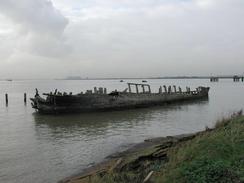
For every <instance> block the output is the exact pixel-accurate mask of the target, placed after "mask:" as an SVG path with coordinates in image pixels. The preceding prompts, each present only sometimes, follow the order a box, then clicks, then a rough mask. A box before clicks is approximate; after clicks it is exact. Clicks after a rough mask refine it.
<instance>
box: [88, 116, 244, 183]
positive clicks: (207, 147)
mask: <svg viewBox="0 0 244 183" xmlns="http://www.w3.org/2000/svg"><path fill="white" fill-rule="evenodd" d="M140 166H141V167H139V168H138V167H137V169H135V170H134V171H133V169H129V170H126V169H122V170H117V171H113V172H110V173H109V174H106V175H104V176H101V177H100V176H96V177H93V178H92V179H91V180H90V181H91V182H93V183H130V182H133V183H137V182H138V183H139V182H140V183H141V182H142V181H143V179H144V178H145V176H146V175H147V174H148V173H149V172H150V171H151V170H153V171H154V174H153V176H152V177H151V179H150V182H153V183H244V116H242V115H241V113H237V114H234V115H232V116H231V117H230V118H228V119H223V120H222V121H220V122H217V124H216V127H215V128H214V129H206V131H204V132H201V133H199V134H198V135H197V136H196V137H195V138H193V139H192V140H188V141H183V142H180V143H177V144H176V145H175V146H173V147H171V148H169V149H168V151H167V161H166V162H165V161H160V160H155V161H154V162H153V163H148V165H147V164H145V162H144V164H143V165H140Z"/></svg>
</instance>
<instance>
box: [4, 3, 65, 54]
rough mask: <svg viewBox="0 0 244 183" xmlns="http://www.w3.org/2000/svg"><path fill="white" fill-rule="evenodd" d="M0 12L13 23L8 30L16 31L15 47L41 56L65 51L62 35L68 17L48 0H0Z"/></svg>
mask: <svg viewBox="0 0 244 183" xmlns="http://www.w3.org/2000/svg"><path fill="white" fill-rule="evenodd" d="M0 11H1V14H2V15H5V17H6V18H8V19H9V20H11V21H12V22H13V24H12V27H13V28H12V29H13V30H15V31H18V38H16V42H19V47H15V49H20V50H22V51H29V52H31V53H33V54H38V55H42V56H45V57H52V56H57V55H60V56H64V54H68V50H69V49H67V48H68V46H67V45H66V43H65V38H64V36H63V33H64V30H65V28H66V26H67V25H68V19H66V18H65V17H64V16H63V15H62V14H61V12H60V11H58V10H57V9H56V8H55V7H54V6H53V4H52V2H51V1H47V0H35V1H33V0H21V1H15V0H1V2H0Z"/></svg>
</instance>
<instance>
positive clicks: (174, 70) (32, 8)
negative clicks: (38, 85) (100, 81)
mask: <svg viewBox="0 0 244 183" xmlns="http://www.w3.org/2000/svg"><path fill="white" fill-rule="evenodd" d="M2 2H3V3H2ZM0 10H1V13H3V14H4V15H5V17H7V19H6V20H5V22H10V21H9V20H8V19H11V20H12V21H11V22H12V24H11V26H10V27H8V26H5V25H4V26H5V30H3V29H2V28H1V25H2V22H1V23H0V37H1V30H2V35H4V38H5V39H4V42H5V43H6V45H10V42H11V41H10V40H11V39H12V40H17V43H18V44H17V45H18V46H17V48H15V49H18V52H14V53H15V55H14V56H12V57H11V59H12V60H14V62H17V61H16V60H18V58H20V57H21V59H20V60H21V62H25V59H24V58H25V57H27V56H26V55H25V54H20V53H19V52H28V54H30V55H31V56H28V58H31V59H32V58H35V59H34V60H35V62H36V65H38V64H40V63H41V65H42V66H43V67H45V66H46V67H48V68H49V69H50V70H53V72H52V74H50V75H49V76H51V75H53V77H62V76H63V77H65V75H81V76H84V77H86V76H88V77H119V76H124V77H130V76H132V77H134V76H135V77H137V76H155V75H187V74H192V75H208V74H210V73H212V72H213V71H214V72H217V73H228V74H229V73H240V72H243V71H242V68H243V67H244V62H243V58H244V52H243V51H242V50H243V47H244V35H243V32H244V23H243V21H242V17H244V2H243V1H242V0H170V1H169V0H152V1H148V0H134V1H131V0H119V1H114V0H84V1H77V0H69V1H66V0H52V2H51V1H46V0H35V1H33V0H22V1H18V2H14V1H13V0H10V1H9V0H8V1H7V0H4V1H1V2H0ZM7 27H8V29H7ZM16 32H18V33H16ZM6 35H11V36H6ZM10 37H11V39H10ZM9 47H10V46H9ZM0 49H2V48H1V47H0ZM5 50H6V49H5ZM3 52H4V51H3ZM0 54H2V53H1V51H0ZM35 55H36V57H35ZM13 58H14V59H13ZM31 59H29V62H28V63H30V60H31ZM51 60H53V61H52V63H51V62H50V61H51ZM233 62H234V63H235V64H233ZM57 63H60V65H63V66H65V71H63V70H62V67H57ZM31 65H35V64H34V62H33V64H31ZM38 66H39V65H38ZM37 75H38V74H37ZM39 75H40V76H45V75H44V74H43V73H41V72H40V73H39Z"/></svg>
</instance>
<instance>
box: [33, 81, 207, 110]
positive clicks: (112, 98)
mask: <svg viewBox="0 0 244 183" xmlns="http://www.w3.org/2000/svg"><path fill="white" fill-rule="evenodd" d="M127 84H128V88H126V89H125V90H124V91H117V90H115V91H113V92H111V93H109V94H107V89H106V88H96V87H94V91H92V90H87V91H86V92H85V93H83V92H81V93H79V94H75V95H73V94H72V93H69V94H67V93H60V92H57V90H55V92H54V93H44V94H43V95H44V96H46V98H42V97H41V96H40V95H39V94H38V90H36V95H35V97H34V98H31V100H32V107H33V108H34V109H36V110H37V111H38V112H41V113H72V112H86V111H99V110H113V109H126V108H137V107H149V106H152V105H160V104H165V103H171V102H178V101H184V100H195V99H200V98H204V97H208V92H209V87H201V86H200V87H198V88H196V90H194V91H191V90H190V88H188V87H187V88H186V91H184V92H183V91H182V89H181V88H180V87H179V88H178V90H177V88H176V86H173V87H171V86H169V87H166V86H163V87H161V86H160V88H159V91H158V92H157V93H152V92H151V87H150V85H149V84H137V83H127ZM133 88H135V91H134V92H133V91H132V90H133ZM163 88H164V91H163Z"/></svg>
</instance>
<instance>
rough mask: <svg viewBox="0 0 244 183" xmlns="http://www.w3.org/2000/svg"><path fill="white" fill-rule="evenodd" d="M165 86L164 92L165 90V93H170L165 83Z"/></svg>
mask: <svg viewBox="0 0 244 183" xmlns="http://www.w3.org/2000/svg"><path fill="white" fill-rule="evenodd" d="M163 87H164V92H165V93H168V91H167V86H165V85H164V86H163Z"/></svg>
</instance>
